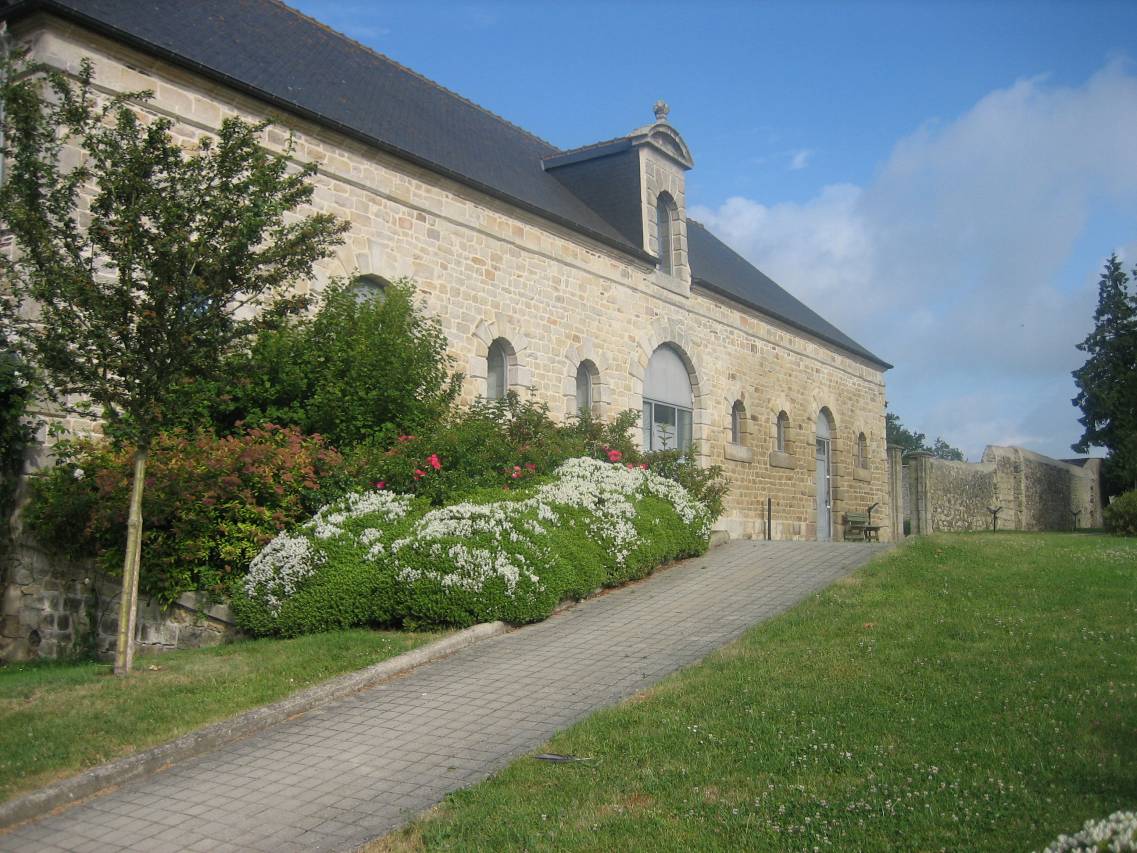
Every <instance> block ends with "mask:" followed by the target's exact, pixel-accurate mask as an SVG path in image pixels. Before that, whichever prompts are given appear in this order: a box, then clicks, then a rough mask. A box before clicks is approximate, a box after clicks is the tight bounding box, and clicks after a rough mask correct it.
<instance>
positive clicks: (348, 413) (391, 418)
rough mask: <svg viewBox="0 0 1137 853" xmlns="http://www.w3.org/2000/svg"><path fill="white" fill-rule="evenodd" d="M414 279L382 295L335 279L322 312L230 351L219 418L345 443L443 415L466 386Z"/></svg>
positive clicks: (216, 392)
mask: <svg viewBox="0 0 1137 853" xmlns="http://www.w3.org/2000/svg"><path fill="white" fill-rule="evenodd" d="M414 295H415V289H414V285H413V283H412V282H410V281H408V280H402V281H399V282H395V283H393V284H391V285H389V286H388V287H386V288H385V289H384V291H383V298H381V299H378V298H375V299H360V298H359V296H358V295H357V294H356V293H354V292H353V291H352V289H351V286H350V284H349V283H347V282H343V281H339V282H333V283H332V284H330V285H329V286H328V287H327V288H326V289H325V291H324V293H323V295H322V297H321V304H320V307H319V309H318V310H317V311H316V312H315V314H313V315H311V316H303V317H299V318H295V319H293V320H292V321H291V322H289V323H285V324H278V325H276V326H270V327H269V328H266V329H265V330H263V331H262V332H261V333H260V334H259V335H258V336H257V337H256V339H255V340H254V342H253V344H252V346H251V348H250V350H249V351H248V352H246V353H243V354H241V355H238V356H235V357H234V358H233V359H231V362H230V364H229V365H228V370H227V371H226V372H227V374H228V375H229V376H232V377H235V378H234V380H232V381H231V383H230V384H229V385H228V386H227V387H223V388H211V389H206V390H207V392H208V393H209V394H211V395H212V396H213V397H215V398H216V400H217V403H216V404H215V406H214V409H213V416H212V420H213V421H214V424H215V426H216V427H217V428H219V429H220V430H221V431H223V432H224V431H227V430H229V429H232V428H233V427H234V425H236V424H238V423H250V424H258V423H276V424H287V425H294V426H296V427H298V428H299V429H300V430H301V431H302V432H304V433H307V434H309V435H311V434H319V435H323V436H324V437H326V438H327V439H328V441H330V442H331V444H332V445H333V446H334V447H337V448H340V449H341V450H346V449H349V448H351V447H354V446H355V445H357V444H359V443H361V442H364V441H367V440H369V439H371V438H372V437H374V436H376V435H379V436H382V437H383V440H384V441H385V442H386V443H388V444H389V443H390V441H392V440H393V439H394V437H395V436H397V435H399V434H408V433H409V434H415V433H418V432H421V431H423V430H425V429H427V428H428V427H430V426H431V425H433V424H435V423H437V422H439V421H440V420H442V419H443V418H444V417H445V416H446V414H447V413H448V412H449V411H450V409H451V408H452V406H453V404H454V401H455V400H456V399H457V396H458V394H459V392H460V391H461V376H460V375H457V374H452V373H451V368H452V366H453V365H452V361H451V359H450V358H449V357H448V356H447V354H446V349H447V342H446V336H445V335H444V334H443V333H442V328H441V326H440V324H439V322H438V320H437V319H435V318H433V317H431V316H429V315H428V314H427V313H426V312H425V311H423V310H422V309H421V308H420V307H419V306H418V305H417V304H416V302H415V298H414Z"/></svg>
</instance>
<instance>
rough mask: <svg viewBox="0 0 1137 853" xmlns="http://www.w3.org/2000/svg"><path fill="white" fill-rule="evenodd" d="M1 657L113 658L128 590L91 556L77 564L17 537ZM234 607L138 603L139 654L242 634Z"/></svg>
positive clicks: (193, 600)
mask: <svg viewBox="0 0 1137 853" xmlns="http://www.w3.org/2000/svg"><path fill="white" fill-rule="evenodd" d="M7 557H8V559H7V570H8V576H7V578H6V582H5V583H4V584H3V590H4V598H3V610H2V618H3V621H2V622H0V662H15V661H21V660H29V659H34V658H59V657H69V656H79V655H83V656H87V655H91V654H94V655H95V656H97V657H98V658H99V659H101V660H113V659H114V650H115V642H116V631H117V629H118V603H119V593H120V590H121V586H120V583H119V582H118V581H117V580H116V579H111V578H107V577H106V576H105V575H103V574H102V573H101V572H99V571H98V570H97V568H96V566H95V565H94V563H93V562H92V561H85V562H82V563H72V562H69V561H67V560H64V559H62V558H60V557H58V556H57V555H53V554H49V553H48V552H47V551H45V550H44V549H43V548H42V547H40V546H39V545H37V544H36V543H35V542H33V541H31V540H29V539H27V538H24V537H18V538H17V539H16V540H15V541H14V542H13V543H12V544H11V547H10V549H9V551H8V553H7ZM236 634H237V629H236V626H235V624H234V621H233V617H232V615H231V614H230V612H229V608H228V607H227V606H225V605H223V604H212V603H210V602H208V601H207V600H206V599H205V597H204V596H200V595H195V594H187V595H184V596H182V597H181V598H180V599H179V600H178V601H177V602H175V603H174V604H172V605H171V606H170V607H169V608H168V609H163V608H162V607H160V606H159V605H158V603H157V602H155V601H147V600H146V599H145V598H141V599H140V600H139V608H138V634H137V637H136V640H137V647H136V648H137V652H138V654H151V653H155V652H163V651H169V650H172V649H190V648H200V647H203V646H213V645H217V644H218V643H221V642H223V641H224V640H225V639H226V638H229V637H232V636H236Z"/></svg>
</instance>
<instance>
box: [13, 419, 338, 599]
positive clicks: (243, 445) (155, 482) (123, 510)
mask: <svg viewBox="0 0 1137 853" xmlns="http://www.w3.org/2000/svg"><path fill="white" fill-rule="evenodd" d="M132 454H133V448H129V447H126V448H123V449H121V450H115V449H113V448H111V447H109V446H106V445H92V444H81V443H77V444H72V445H69V446H64V447H63V448H62V452H61V454H60V458H59V462H58V464H57V465H56V466H55V467H54V468H52V469H51V470H49V471H47V472H45V473H44V474H43V475H41V476H39V477H37V478H36V481H35V482H34V483H33V493H32V501H31V504H30V506H29V507H28V511H27V521H28V524H29V527H30V529H31V530H32V531H33V533H35V535H36V537H37V538H38V539H39V540H40V541H41V542H42V543H44V545H45V546H47V547H51V548H54V549H56V550H58V551H61V552H63V553H66V554H67V555H68V556H71V557H85V556H86V557H89V556H91V555H95V556H97V557H99V559H100V562H101V564H102V566H103V567H104V568H105V569H106V570H107V571H108V572H109V573H110V574H112V575H113V574H117V573H118V572H119V571H120V570H121V566H122V556H123V547H124V544H125V541H126V520H127V512H128V509H129V500H128V499H129V492H130V478H131V473H132V469H131V463H132ZM342 469H343V459H342V457H341V456H340V454H339V453H338V452H337V451H335V450H333V449H332V448H330V447H328V446H327V444H326V443H325V442H324V441H323V440H322V439H321V438H319V437H314V436H304V435H301V434H300V433H299V432H298V431H297V430H295V429H291V428H282V427H278V426H274V425H272V424H266V425H264V426H263V427H257V428H252V429H248V430H245V431H243V432H241V433H239V434H237V435H232V436H226V437H222V438H218V437H216V436H213V435H210V434H208V433H197V434H193V435H188V434H185V433H180V432H176V433H164V434H161V435H159V436H158V437H157V438H156V439H155V440H154V443H153V445H152V446H151V449H150V458H149V461H148V464H147V471H146V491H145V494H144V497H143V506H142V513H143V520H144V528H143V540H142V555H143V556H142V573H141V581H140V589H141V590H142V592H143V593H144V594H147V595H151V596H155V597H157V598H158V599H159V600H160V601H162V602H163V603H168V602H170V601H173V600H174V599H176V598H177V597H178V596H179V595H181V594H182V593H183V592H186V591H189V590H205V591H209V592H214V593H217V594H224V593H226V592H227V591H228V587H229V584H230V582H231V580H232V579H233V578H234V577H236V576H243V575H244V573H245V571H246V567H247V566H248V565H249V562H250V561H251V560H252V559H253V558H254V557H255V556H256V555H257V554H258V552H260V550H261V549H262V548H263V547H264V545H265V544H266V543H268V542H269V541H270V540H272V538H273V537H274V536H276V534H277V533H278V532H279V531H280V530H283V529H284V528H286V527H288V526H289V525H291V524H294V523H296V522H297V521H299V520H301V519H303V518H305V517H307V516H309V515H311V514H312V512H313V510H314V509H315V507H316V506H318V505H320V504H322V503H324V502H325V501H326V500H327V499H328V498H329V497H331V496H334V495H335V494H336V493H338V492H342V491H343V489H344V487H345V486H346V484H345V483H344V482H343V481H342V480H341V479H340V478H339V476H338V475H337V472H341V471H342Z"/></svg>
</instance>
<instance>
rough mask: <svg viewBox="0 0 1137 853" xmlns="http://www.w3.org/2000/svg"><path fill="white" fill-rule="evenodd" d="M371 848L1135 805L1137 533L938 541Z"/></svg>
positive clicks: (908, 842)
mask: <svg viewBox="0 0 1137 853" xmlns="http://www.w3.org/2000/svg"><path fill="white" fill-rule="evenodd" d="M541 751H548V752H555V753H564V754H570V755H576V756H583V757H587V758H589V759H591V760H590V761H587V762H581V763H575V764H548V763H543V762H539V761H536V760H534V759H532V758H523V759H521V760H519V761H517V762H515V763H514V764H513V765H511V766H510V767H508V768H507V769H506V770H504V771H503V772H501V773H500V774H498V775H497V776H495V777H494V778H492V779H490V780H488V781H487V782H485V783H483V784H480V785H477V786H474V787H472V788H469V789H466V790H464V791H460V792H457V793H455V794H453V795H451V796H450V797H448V798H447V799H446V800H445V801H444V802H443V803H442V804H441V805H440V806H439V807H437V808H436V809H434V810H433V811H432V812H431V813H429V814H427V815H425V816H424V817H422V818H420V819H419V820H418V821H417V822H415V823H414V824H412V825H411V826H409V827H407V828H406V829H404V830H403V831H401V832H399V833H396V834H394V835H391V836H388V837H387V838H385V839H382V840H380V841H379V842H377V843H376V844H375V845H373V847H372V848H371V849H372V850H373V851H383V850H387V851H390V850H419V849H424V848H426V849H450V850H505V849H510V850H513V849H528V850H540V849H556V850H679V849H691V850H740V849H749V850H817V849H821V850H825V849H831V850H883V849H907V850H941V849H947V850H1032V849H1040V848H1042V847H1044V846H1045V845H1046V844H1047V843H1048V842H1049V841H1050V840H1052V839H1053V838H1055V837H1057V835H1058V834H1059V833H1061V832H1073V831H1075V830H1077V829H1079V828H1080V827H1081V825H1082V823H1083V822H1084V821H1086V820H1087V819H1089V818H1093V817H1104V816H1106V815H1108V814H1110V813H1111V812H1113V811H1115V810H1118V809H1122V808H1124V809H1133V808H1134V807H1135V806H1137V542H1134V541H1132V540H1129V541H1125V540H1122V539H1117V538H1112V537H1106V536H1093V535H1078V534H1032V535H1006V534H994V535H992V534H972V535H956V536H935V537H930V538H927V539H922V540H919V541H916V542H914V543H912V544H910V545H908V546H906V547H904V548H902V549H899V550H897V551H894V552H892V553H890V554H888V555H886V556H884V557H882V558H881V559H878V560H876V561H874V562H873V563H872V564H870V565H869V566H867V567H865V568H864V569H862V570H861V571H859V572H857V573H856V574H854V575H853V576H851V577H849V578H847V579H846V580H844V581H842V582H840V583H838V584H836V585H834V586H832V587H830V588H829V589H828V590H826V591H825V592H823V593H821V594H819V595H817V596H815V597H814V598H812V599H810V600H809V601H807V602H805V603H803V604H802V605H801V606H799V607H797V608H795V609H794V610H792V611H791V612H789V613H787V614H785V615H783V616H782V617H780V618H778V619H775V620H773V621H771V622H768V623H765V624H763V625H760V626H758V627H756V628H755V629H753V630H751V631H750V632H749V633H748V634H747V635H746V636H745V637H743V638H742V639H741V640H739V641H738V642H737V643H734V644H732V645H730V646H728V647H726V648H725V649H723V650H721V651H720V652H718V653H716V654H714V655H712V656H711V657H710V658H709V659H708V660H707V661H705V662H704V663H703V664H701V665H699V666H697V667H693V668H691V669H688V670H686V671H684V672H681V673H678V674H676V675H674V676H672V677H670V678H668V679H666V680H665V681H663V682H662V683H661V684H659V685H657V686H656V687H654V688H652V689H651V690H650V691H648V692H647V693H645V694H642V695H640V696H637V697H635V698H633V699H632V700H630V701H628V702H625V703H624V704H623V705H621V706H619V707H617V708H613V709H610V710H608V711H604V712H601V713H598V714H596V715H594V716H592V717H590V718H589V719H587V720H585V721H583V722H582V723H580V724H578V725H576V726H574V727H573V728H571V729H569V730H567V731H566V732H564V733H562V734H560V735H558V736H556V737H555V738H554V739H553V740H552V741H550V742H549V743H548V744H546V745H545V746H543V747H542V749H541Z"/></svg>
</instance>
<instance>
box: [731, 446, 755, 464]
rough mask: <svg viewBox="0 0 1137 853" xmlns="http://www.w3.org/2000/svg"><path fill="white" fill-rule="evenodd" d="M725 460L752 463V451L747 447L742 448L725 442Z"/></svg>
mask: <svg viewBox="0 0 1137 853" xmlns="http://www.w3.org/2000/svg"><path fill="white" fill-rule="evenodd" d="M725 454H726V458H727V459H728V460H729V461H731V462H753V461H754V451H753V450H751V449H750V448H749V447H743V446H742V445H741V444H731V443H730V442H727V444H726V448H725Z"/></svg>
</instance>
